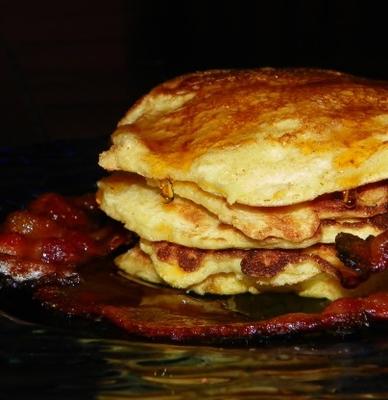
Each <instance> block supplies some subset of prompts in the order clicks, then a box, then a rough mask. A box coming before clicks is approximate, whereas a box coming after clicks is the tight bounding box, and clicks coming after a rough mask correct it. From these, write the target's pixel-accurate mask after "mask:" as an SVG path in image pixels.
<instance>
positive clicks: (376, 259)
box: [335, 230, 388, 287]
mask: <svg viewBox="0 0 388 400" xmlns="http://www.w3.org/2000/svg"><path fill="white" fill-rule="evenodd" d="M335 245H336V249H337V253H338V257H339V258H340V260H341V261H342V262H343V263H344V264H345V265H346V266H347V267H349V268H351V269H352V270H353V271H354V272H355V273H356V274H355V275H353V276H352V281H351V282H350V281H349V282H347V281H346V280H345V282H343V284H344V286H347V287H354V286H356V285H357V284H359V283H361V282H363V281H365V280H367V279H368V278H369V276H370V275H371V274H372V273H376V272H382V271H385V270H386V269H387V268H388V230H387V231H385V232H383V233H380V234H379V235H377V236H369V237H368V238H367V239H365V240H364V239H361V238H359V237H357V236H354V235H352V234H350V233H340V234H338V235H337V237H336V239H335Z"/></svg>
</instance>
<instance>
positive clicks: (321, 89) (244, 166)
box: [100, 68, 388, 206]
mask: <svg viewBox="0 0 388 400" xmlns="http://www.w3.org/2000/svg"><path fill="white" fill-rule="evenodd" d="M112 140H113V145H112V147H111V148H110V149H109V150H108V151H107V152H104V153H102V155H101V158H100V164H101V165H102V166H103V167H104V168H106V169H108V170H122V171H129V172H135V173H138V174H140V175H143V176H145V177H148V178H154V179H171V180H172V181H184V182H194V183H195V184H197V185H198V186H199V187H200V188H201V189H203V190H204V191H206V192H209V193H212V194H215V195H219V196H221V197H223V198H225V199H226V200H227V202H228V203H229V204H234V203H236V202H237V203H240V204H245V205H251V206H281V205H289V204H295V203H300V202H303V201H307V200H312V199H314V198H316V197H318V196H319V195H322V194H325V193H331V192H335V191H342V190H346V189H351V188H355V187H358V186H361V185H364V184H367V183H371V182H377V181H380V180H383V179H386V178H387V177H388V176H387V160H388V86H387V84H386V83H382V82H375V81H371V80H367V79H362V78H358V77H354V76H351V75H347V74H343V73H340V72H334V71H323V70H313V69H294V70H292V69H291V70H287V69H286V70H281V69H271V68H264V69H256V70H242V71H233V70H216V71H207V72H198V73H194V74H189V75H185V76H182V77H178V78H176V79H173V80H171V81H169V82H166V83H163V84H161V85H160V86H158V87H156V88H155V89H153V90H152V91H151V92H150V93H149V94H148V95H146V96H145V97H143V98H142V99H141V100H140V101H138V102H137V103H136V104H135V105H134V106H133V107H132V108H131V109H130V110H129V111H128V113H127V114H126V116H125V117H124V118H123V119H122V120H121V121H120V123H119V126H118V129H117V130H116V132H115V133H114V134H113V136H112Z"/></svg>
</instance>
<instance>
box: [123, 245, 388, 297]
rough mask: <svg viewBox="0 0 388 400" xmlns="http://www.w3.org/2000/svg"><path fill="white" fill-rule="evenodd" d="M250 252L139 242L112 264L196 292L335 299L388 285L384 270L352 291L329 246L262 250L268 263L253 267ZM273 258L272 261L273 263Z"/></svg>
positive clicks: (135, 274)
mask: <svg viewBox="0 0 388 400" xmlns="http://www.w3.org/2000/svg"><path fill="white" fill-rule="evenodd" d="M253 252H259V253H260V250H256V251H255V250H198V249H193V248H187V247H182V246H178V245H175V244H172V243H168V242H147V241H144V240H142V241H141V242H140V245H139V246H136V247H135V248H133V249H131V250H129V251H128V252H127V253H125V254H123V255H121V256H119V257H118V258H117V259H116V263H117V265H118V266H119V267H120V269H121V270H122V271H124V273H125V274H127V275H128V276H129V277H135V278H140V279H144V280H145V281H148V282H153V283H164V284H166V285H169V286H172V287H175V288H179V289H184V290H186V291H191V292H195V293H197V294H201V295H203V294H205V293H211V294H224V295H225V294H229V295H231V294H239V293H245V292H249V293H253V294H258V293H264V292H293V293H297V294H299V295H300V296H305V297H316V298H327V299H330V300H334V299H337V298H340V297H344V296H359V295H363V294H366V293H370V292H372V291H374V290H377V289H378V288H382V287H384V286H386V285H387V283H388V274H387V273H384V274H380V275H375V276H373V277H371V278H370V279H369V280H368V281H367V282H365V283H363V284H361V285H360V286H358V287H357V288H356V289H345V288H344V287H343V286H342V285H341V282H340V278H339V275H338V271H339V270H341V268H344V266H343V264H342V263H341V262H340V260H339V259H338V258H337V257H336V254H335V249H334V247H333V246H330V245H325V246H313V247H311V248H309V249H303V250H289V251H286V252H284V251H277V250H262V251H261V252H262V253H265V254H264V257H266V258H267V259H268V265H264V266H263V265H262V266H261V269H260V270H258V271H255V264H254V263H251V265H250V264H249V263H247V262H245V265H244V261H243V260H247V259H249V256H250V255H252V254H253ZM284 253H286V257H285V256H284ZM272 258H276V260H277V262H276V263H273V262H272V260H271V259H272ZM244 269H245V270H244ZM252 269H253V272H251V274H252V275H251V276H250V271H252Z"/></svg>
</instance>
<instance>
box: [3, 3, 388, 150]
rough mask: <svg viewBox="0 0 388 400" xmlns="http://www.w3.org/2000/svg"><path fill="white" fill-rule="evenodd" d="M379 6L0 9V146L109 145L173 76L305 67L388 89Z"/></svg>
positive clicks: (387, 53) (387, 51)
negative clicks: (74, 141)
mask: <svg viewBox="0 0 388 400" xmlns="http://www.w3.org/2000/svg"><path fill="white" fill-rule="evenodd" d="M384 3H385V2H384V1H377V0H376V1H357V0H353V1H350V0H349V1H346V0H345V1H341V0H338V1H335V0H332V1H323V0H295V1H291V0H290V1H286V0H272V1H244V0H240V1H231V2H229V1H211V0H208V1H199V0H197V1H184V0H181V1H161V0H160V1H156V0H155V1H150V0H132V1H130V0H129V1H123V0H111V1H107V0H106V1H97V0H94V1H90V0H86V1H82V0H78V1H74V0H67V1H52V0H51V1H49V0H40V1H39V0H36V1H17V0H14V1H0V24H1V25H0V110H1V111H0V112H1V114H0V118H1V125H0V129H1V130H0V145H7V144H10V145H14V144H22V143H31V142H37V141H44V140H48V139H58V138H81V137H93V136H103V135H105V136H106V135H109V134H110V133H111V132H112V130H113V128H114V126H115V124H116V122H117V120H118V119H119V118H120V116H122V115H123V114H124V112H125V111H126V109H127V108H128V107H129V106H130V104H131V103H133V101H134V100H135V99H136V98H137V97H139V96H140V95H142V94H144V93H145V92H146V91H147V90H148V89H150V88H151V87H152V86H153V85H155V84H157V83H158V82H160V81H163V80H165V79H167V78H169V77H172V76H174V75H178V74H181V73H185V72H189V71H194V70H198V69H207V68H220V67H260V66H314V67H325V68H334V69H339V70H343V71H348V72H352V73H355V74H359V75H365V76H370V77H374V78H383V79H384V78H386V79H388V40H387V39H388V34H387V25H388V18H387V12H386V7H385V5H384Z"/></svg>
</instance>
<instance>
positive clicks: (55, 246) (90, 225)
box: [0, 193, 129, 282]
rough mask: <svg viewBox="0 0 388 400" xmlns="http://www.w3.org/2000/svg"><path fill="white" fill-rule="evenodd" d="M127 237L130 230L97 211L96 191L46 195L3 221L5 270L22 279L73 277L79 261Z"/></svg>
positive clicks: (0, 249)
mask: <svg viewBox="0 0 388 400" xmlns="http://www.w3.org/2000/svg"><path fill="white" fill-rule="evenodd" d="M128 241H129V234H128V233H127V232H126V231H125V230H124V229H123V228H122V227H121V226H119V225H117V224H116V223H114V222H113V221H110V220H109V221H108V219H107V218H105V217H104V216H103V214H102V213H101V212H100V211H99V210H98V207H97V204H96V202H95V199H94V196H93V195H86V196H82V197H79V198H73V199H71V198H65V197H63V196H61V195H59V194H54V193H47V194H44V195H42V196H40V197H38V198H37V199H36V200H34V201H33V202H32V203H31V204H30V205H29V206H28V207H27V209H25V210H20V211H15V212H13V213H11V214H9V215H8V217H7V218H6V220H5V221H4V223H3V224H2V226H1V228H0V272H1V273H2V274H4V275H6V276H10V277H11V278H12V279H13V280H14V281H17V282H23V281H30V280H36V279H45V280H46V281H47V280H53V279H56V280H57V279H58V280H63V279H70V278H71V279H74V277H76V276H77V273H76V271H75V267H76V266H77V265H80V264H83V263H85V262H87V261H89V260H90V259H92V258H94V257H101V256H104V255H106V254H109V253H110V252H112V251H113V250H114V249H116V248H117V247H118V246H120V245H122V244H125V243H127V242H128Z"/></svg>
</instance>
